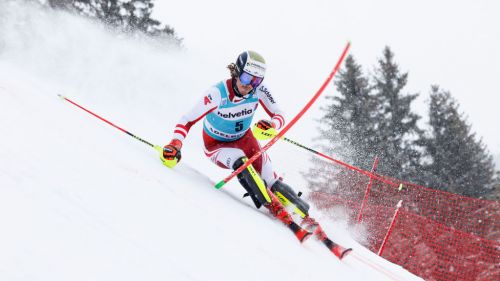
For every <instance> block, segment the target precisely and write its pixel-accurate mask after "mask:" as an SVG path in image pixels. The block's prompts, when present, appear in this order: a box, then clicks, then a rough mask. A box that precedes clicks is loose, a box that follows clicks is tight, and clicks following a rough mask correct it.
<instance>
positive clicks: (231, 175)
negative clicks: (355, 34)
mask: <svg viewBox="0 0 500 281" xmlns="http://www.w3.org/2000/svg"><path fill="white" fill-rule="evenodd" d="M350 46H351V42H347V44H346V46H345V47H344V51H343V52H342V55H341V56H340V58H339V60H338V61H337V64H336V65H335V67H334V68H333V70H332V72H330V75H328V77H327V78H326V80H325V82H323V85H321V87H320V88H319V90H318V91H317V92H316V94H315V95H314V96H313V97H312V98H311V100H310V101H309V102H308V103H307V104H306V105H305V106H304V108H302V110H301V111H300V112H299V113H298V114H297V116H295V117H294V118H293V119H292V121H290V123H288V125H286V126H285V128H283V129H282V130H281V131H280V132H279V133H278V134H277V135H276V136H275V137H274V138H273V139H271V141H269V142H268V143H267V144H266V145H265V146H264V147H262V149H261V150H260V151H258V152H257V153H255V154H254V155H253V156H252V157H251V158H250V159H248V161H247V162H245V164H243V165H241V166H240V167H239V168H238V169H236V170H235V171H233V172H232V173H231V174H230V175H229V176H227V177H226V178H225V179H223V180H221V181H220V182H218V183H217V184H216V185H215V188H217V189H220V188H221V187H222V186H224V185H225V184H226V183H228V182H229V181H230V180H231V179H232V178H234V177H235V176H236V175H237V174H239V173H241V171H243V170H244V169H246V168H247V167H248V166H249V165H250V164H252V163H253V162H254V161H255V160H257V158H259V157H260V155H261V154H262V153H264V152H265V151H266V150H268V149H269V148H270V147H271V146H272V145H273V144H275V143H276V142H277V141H278V140H279V139H280V138H281V137H282V136H283V135H284V134H285V133H286V132H287V131H288V130H289V129H290V128H291V127H292V126H293V125H294V124H295V123H296V122H297V121H298V120H299V119H300V118H301V117H302V115H304V113H305V112H306V111H307V110H308V109H309V108H310V107H311V105H312V104H313V103H314V102H315V101H316V100H317V99H318V97H319V96H320V95H321V93H323V91H324V90H325V88H326V86H328V84H329V83H330V81H331V80H332V79H333V76H334V75H335V73H336V72H337V70H338V69H339V67H340V64H341V63H342V61H344V58H345V56H346V55H347V51H348V50H349V48H350Z"/></svg>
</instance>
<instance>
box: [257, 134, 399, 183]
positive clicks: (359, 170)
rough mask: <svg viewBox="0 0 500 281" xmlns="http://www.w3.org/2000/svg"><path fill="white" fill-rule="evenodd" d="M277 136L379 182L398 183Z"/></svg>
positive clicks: (282, 138) (283, 138) (282, 137)
mask: <svg viewBox="0 0 500 281" xmlns="http://www.w3.org/2000/svg"><path fill="white" fill-rule="evenodd" d="M261 134H263V135H266V136H274V135H272V134H269V133H266V132H261ZM276 136H278V135H275V137H276ZM279 138H280V139H281V140H284V141H286V142H289V143H291V144H293V145H296V146H298V147H300V148H303V149H305V150H307V151H309V152H312V153H314V154H316V155H318V156H320V157H323V158H325V159H328V160H330V161H332V162H335V163H337V164H339V165H341V166H344V167H346V168H348V169H350V170H354V171H356V172H359V173H361V174H364V175H366V176H368V177H370V178H373V179H377V180H379V181H381V182H384V183H387V184H390V185H393V186H398V185H399V184H397V183H395V182H392V181H390V180H386V179H384V178H382V177H380V176H377V175H375V174H374V173H370V172H368V171H365V170H362V169H360V168H357V167H355V166H352V165H349V164H347V163H344V162H342V161H340V160H337V159H335V158H333V157H330V156H328V155H326V154H324V153H321V152H319V151H316V150H314V149H312V148H310V147H307V146H305V145H302V144H300V143H298V142H296V141H294V140H291V139H289V138H286V137H284V136H280V137H279Z"/></svg>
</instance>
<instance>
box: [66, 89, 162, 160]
mask: <svg viewBox="0 0 500 281" xmlns="http://www.w3.org/2000/svg"><path fill="white" fill-rule="evenodd" d="M58 96H59V97H60V98H61V99H63V100H65V101H67V102H69V103H71V104H72V105H74V106H76V107H78V108H80V109H81V110H83V111H85V112H87V113H89V114H90V115H93V116H94V117H96V118H97V119H100V120H101V121H104V122H106V123H108V124H109V125H111V126H113V127H115V128H116V129H118V130H120V131H122V132H124V133H125V134H127V135H129V136H131V137H133V138H134V139H136V140H138V141H140V142H142V143H145V144H147V145H149V146H150V147H152V148H154V149H155V150H156V151H158V152H162V151H163V148H162V147H161V146H159V145H154V144H152V143H150V142H148V141H147V140H144V139H142V138H140V137H138V136H136V135H134V134H132V133H131V132H129V131H127V130H125V129H123V128H120V127H118V126H117V125H115V124H113V123H111V122H109V121H108V120H106V119H104V118H102V117H101V116H99V115H97V114H95V113H94V112H92V111H90V110H88V109H86V108H85V107H83V106H81V105H79V104H77V103H76V102H74V101H72V100H70V99H68V98H67V97H65V96H63V95H60V94H58Z"/></svg>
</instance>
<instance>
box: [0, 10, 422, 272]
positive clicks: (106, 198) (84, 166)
mask: <svg viewBox="0 0 500 281" xmlns="http://www.w3.org/2000/svg"><path fill="white" fill-rule="evenodd" d="M203 63H204V62H203V59H202V58H197V57H196V54H192V53H190V52H188V51H182V52H180V51H175V50H168V49H165V48H164V47H162V45H161V44H157V43H155V42H148V41H144V40H143V39H141V38H138V37H135V38H133V39H132V38H130V37H125V36H117V35H114V34H112V33H111V32H110V31H107V30H106V29H105V28H103V27H101V26H99V25H97V24H95V23H91V22H88V21H86V20H83V19H80V18H77V17H74V16H70V15H67V14H63V13H56V12H53V11H46V10H42V9H40V8H39V7H32V6H27V5H24V4H19V3H15V2H13V1H5V2H2V3H1V4H0V130H1V132H2V137H1V138H0V280H9V281H13V280H26V281H33V280H51V281H57V280H73V281H76V280H94V281H97V280H120V281H125V280H177V281H182V280H200V281H202V280H302V281H303V280H420V279H419V278H418V277H415V276H413V275H412V274H410V273H408V272H407V271H405V270H404V269H402V268H401V267H399V266H397V265H394V264H391V263H389V262H387V261H385V260H383V259H381V258H379V257H377V256H376V255H374V254H373V253H371V252H369V251H368V250H366V249H364V248H363V247H362V246H360V245H359V244H357V243H356V242H355V241H354V240H353V239H351V238H350V236H349V234H348V231H347V230H346V229H345V227H344V225H343V223H341V222H340V223H333V222H330V221H328V219H327V218H325V217H323V216H322V215H321V214H320V213H318V212H315V211H314V210H313V214H315V215H316V216H317V217H318V218H319V219H320V220H322V221H323V224H324V226H325V229H326V231H327V233H330V234H331V236H332V238H333V240H335V241H337V242H339V243H341V244H344V245H345V246H348V247H352V248H354V253H353V255H351V256H348V257H346V258H345V259H344V260H343V261H339V260H338V259H337V258H336V257H334V256H333V255H332V254H331V253H329V252H328V251H327V250H326V248H324V247H323V246H322V245H321V244H319V242H317V241H314V240H313V239H311V240H309V241H307V242H306V243H304V244H300V243H298V242H297V241H296V239H295V238H294V237H293V235H292V233H291V232H290V231H289V230H288V229H286V228H285V227H284V226H283V225H281V224H280V223H279V222H278V221H276V220H274V219H272V218H271V217H270V216H269V215H268V214H267V212H265V211H264V210H256V209H255V208H254V207H253V206H252V204H251V202H250V201H249V200H247V199H242V198H241V197H242V195H243V189H242V188H240V187H239V185H238V183H237V182H236V181H232V182H230V183H229V184H227V185H226V186H225V187H224V188H223V189H222V190H216V189H214V188H213V181H217V180H220V179H221V178H223V177H224V176H226V175H227V174H228V171H223V170H220V169H218V168H217V167H215V166H214V165H213V164H212V163H211V162H209V160H207V159H205V156H204V155H203V152H202V149H201V142H200V134H201V126H200V125H199V124H198V125H196V126H195V127H194V128H193V129H192V132H191V134H190V136H189V137H190V138H189V140H188V141H186V144H185V147H184V149H183V159H182V161H181V163H180V164H179V165H178V166H177V167H176V168H175V169H173V170H170V169H167V168H166V167H164V166H163V165H162V164H161V163H160V161H159V159H158V155H157V153H156V151H154V150H153V149H151V148H150V147H149V146H147V145H145V144H143V143H141V142H139V141H137V140H135V139H134V138H131V137H130V136H128V135H126V134H124V133H122V132H121V131H119V130H117V129H115V128H113V127H111V126H109V125H108V124H106V123H104V122H102V121H100V120H98V119H96V118H94V117H92V116H91V115H89V114H88V113H85V112H84V111H82V110H80V109H78V108H76V107H74V106H73V105H71V104H69V103H67V102H65V101H63V100H61V99H60V98H58V96H57V94H63V95H66V96H68V97H69V98H72V99H74V100H75V101H77V102H80V103H81V104H82V105H84V106H87V107H89V109H91V110H93V111H95V112H96V113H98V114H100V115H102V116H103V117H105V118H107V119H109V120H110V121H112V122H114V123H116V124H117V125H118V126H121V127H123V128H125V129H127V130H129V131H131V132H132V133H134V134H136V135H138V136H140V137H142V138H144V139H146V140H148V141H150V142H153V143H155V144H164V143H166V142H167V141H168V140H169V138H170V135H171V129H172V128H173V126H174V125H175V123H176V122H177V119H178V118H179V117H180V116H181V114H182V113H183V112H184V111H185V110H187V109H188V108H189V107H190V106H191V104H192V103H193V102H194V100H196V99H197V98H198V96H199V95H200V93H201V91H203V90H204V89H205V88H206V87H207V86H209V85H210V84H208V83H209V81H208V79H212V80H213V81H215V82H216V81H217V80H218V79H221V77H225V75H227V74H226V72H225V70H224V69H223V67H221V69H222V70H221V71H220V72H218V73H209V74H208V75H207V76H208V77H202V76H198V74H199V72H198V71H193V69H199V67H200V64H203ZM217 77H219V78H217ZM285 149H287V150H288V153H299V152H296V151H293V149H294V148H293V147H286V148H285ZM270 153H271V157H273V152H272V151H270ZM276 158H277V159H275V160H274V163H275V166H284V167H285V168H286V167H288V166H289V165H291V164H290V162H292V161H289V160H285V159H279V158H280V157H278V156H276ZM304 191H306V190H304Z"/></svg>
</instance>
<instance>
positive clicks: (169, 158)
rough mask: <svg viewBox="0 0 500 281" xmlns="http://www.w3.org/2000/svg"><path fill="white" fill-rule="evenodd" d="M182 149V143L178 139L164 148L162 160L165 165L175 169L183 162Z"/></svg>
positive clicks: (161, 155)
mask: <svg viewBox="0 0 500 281" xmlns="http://www.w3.org/2000/svg"><path fill="white" fill-rule="evenodd" d="M181 147H182V142H181V141H180V140H178V139H173V140H172V141H171V142H170V143H169V144H167V145H165V146H164V147H163V151H162V154H160V159H161V161H162V162H163V165H165V166H167V167H169V168H173V167H175V165H177V163H179V161H181Z"/></svg>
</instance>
